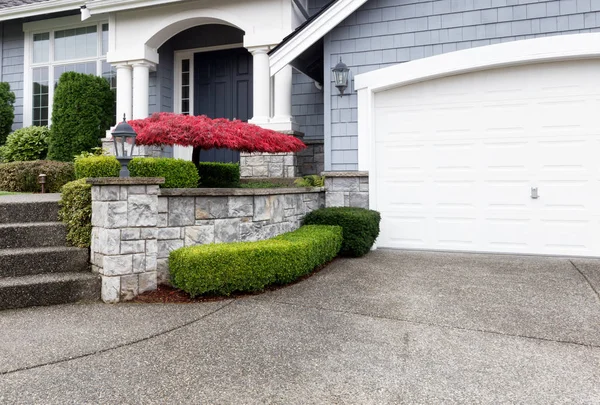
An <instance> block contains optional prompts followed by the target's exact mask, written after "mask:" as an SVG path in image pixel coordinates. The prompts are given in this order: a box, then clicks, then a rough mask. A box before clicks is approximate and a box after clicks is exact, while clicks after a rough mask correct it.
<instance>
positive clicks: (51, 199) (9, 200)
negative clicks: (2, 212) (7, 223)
mask: <svg viewBox="0 0 600 405" xmlns="http://www.w3.org/2000/svg"><path fill="white" fill-rule="evenodd" d="M60 196H61V195H60V193H46V194H12V195H3V196H1V197H0V205H2V204H36V203H38V204H39V203H57V202H59V201H60Z"/></svg>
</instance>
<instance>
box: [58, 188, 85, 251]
mask: <svg viewBox="0 0 600 405" xmlns="http://www.w3.org/2000/svg"><path fill="white" fill-rule="evenodd" d="M61 191H62V195H61V199H60V202H59V204H60V211H59V212H58V216H59V218H60V220H61V221H63V222H64V223H65V224H66V225H67V242H69V244H71V245H73V246H77V247H80V248H87V247H90V242H91V236H92V186H91V185H90V184H86V182H85V179H79V180H75V181H71V182H69V183H67V184H65V185H64V186H63V187H62V190H61Z"/></svg>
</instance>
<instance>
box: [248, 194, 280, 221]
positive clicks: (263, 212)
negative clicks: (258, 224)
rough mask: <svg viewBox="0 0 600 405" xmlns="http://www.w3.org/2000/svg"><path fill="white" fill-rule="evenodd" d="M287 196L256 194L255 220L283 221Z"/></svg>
mask: <svg viewBox="0 0 600 405" xmlns="http://www.w3.org/2000/svg"><path fill="white" fill-rule="evenodd" d="M284 207H285V197H284V196H281V195H270V196H262V195H261V196H258V195H257V196H255V197H254V220H255V221H271V222H280V221H283V217H284V213H285V212H284V209H285V208H284Z"/></svg>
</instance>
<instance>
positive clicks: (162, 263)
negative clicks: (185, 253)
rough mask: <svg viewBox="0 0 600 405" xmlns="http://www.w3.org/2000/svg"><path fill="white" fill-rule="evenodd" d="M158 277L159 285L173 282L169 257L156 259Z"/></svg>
mask: <svg viewBox="0 0 600 405" xmlns="http://www.w3.org/2000/svg"><path fill="white" fill-rule="evenodd" d="M156 278H157V282H158V284H159V285H162V284H165V285H170V284H171V273H170V272H169V259H157V260H156Z"/></svg>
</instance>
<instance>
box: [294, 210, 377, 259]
mask: <svg viewBox="0 0 600 405" xmlns="http://www.w3.org/2000/svg"><path fill="white" fill-rule="evenodd" d="M380 222H381V215H380V214H379V212H377V211H372V210H367V209H364V208H351V207H331V208H322V209H318V210H315V211H313V212H310V213H309V214H307V215H306V217H305V218H304V221H303V224H305V225H338V226H341V227H342V229H343V234H344V242H343V243H342V249H341V251H340V255H342V256H350V257H360V256H364V255H366V254H367V253H369V251H370V250H371V247H373V244H374V243H375V239H377V236H379V223H380Z"/></svg>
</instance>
